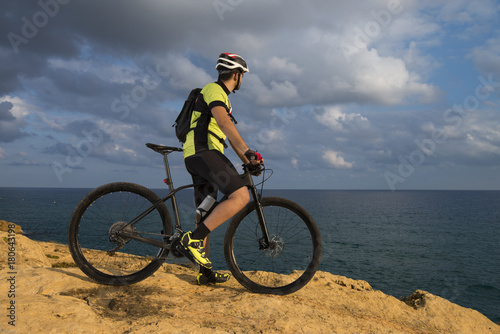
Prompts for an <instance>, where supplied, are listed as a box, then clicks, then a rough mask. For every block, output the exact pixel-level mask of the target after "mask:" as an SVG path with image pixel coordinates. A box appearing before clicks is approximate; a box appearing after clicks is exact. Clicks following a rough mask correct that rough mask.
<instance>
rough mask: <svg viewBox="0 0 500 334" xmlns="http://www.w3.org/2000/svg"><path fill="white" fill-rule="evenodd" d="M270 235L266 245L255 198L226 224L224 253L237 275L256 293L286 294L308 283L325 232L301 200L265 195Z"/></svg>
mask: <svg viewBox="0 0 500 334" xmlns="http://www.w3.org/2000/svg"><path fill="white" fill-rule="evenodd" d="M261 205H262V211H263V213H264V217H265V222H266V226H267V230H268V234H269V238H270V240H271V243H270V245H267V246H266V245H265V242H264V241H263V238H262V236H263V233H262V229H261V225H260V223H259V219H258V216H257V213H256V208H257V207H256V205H255V203H250V204H248V205H247V206H246V207H245V208H244V209H243V210H241V211H240V212H239V213H238V214H236V215H235V216H234V217H233V219H232V220H231V222H230V223H229V226H228V228H227V230H226V235H225V239H224V254H225V257H226V262H227V265H228V267H229V269H230V270H231V273H232V274H233V276H234V277H235V278H236V280H238V282H240V284H241V285H243V286H244V287H246V288H247V289H249V290H251V291H253V292H257V293H267V294H276V295H286V294H289V293H293V292H295V291H297V290H299V289H301V288H302V287H303V286H305V285H306V284H307V283H308V282H309V281H310V280H311V278H312V277H313V276H314V274H315V273H316V270H317V269H318V266H319V263H320V259H321V250H322V244H321V235H320V232H319V229H318V227H317V225H316V223H315V222H314V220H313V218H312V217H311V216H310V215H309V213H307V211H306V210H305V209H303V208H302V207H301V206H299V205H298V204H297V203H295V202H292V201H290V200H287V199H284V198H279V197H267V198H263V199H262V200H261Z"/></svg>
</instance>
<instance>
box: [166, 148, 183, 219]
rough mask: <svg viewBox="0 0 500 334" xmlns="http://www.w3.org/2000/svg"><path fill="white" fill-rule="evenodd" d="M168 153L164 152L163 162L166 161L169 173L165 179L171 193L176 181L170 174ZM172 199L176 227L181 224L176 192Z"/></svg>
mask: <svg viewBox="0 0 500 334" xmlns="http://www.w3.org/2000/svg"><path fill="white" fill-rule="evenodd" d="M167 155H168V153H163V162H164V163H165V173H166V174H167V178H166V179H165V183H166V184H167V186H168V190H169V191H170V193H172V192H173V191H174V190H175V188H174V182H173V181H172V176H171V174H170V166H169V164H168V158H167ZM171 200H172V210H173V212H174V219H175V223H176V227H179V226H180V218H179V210H178V208H177V200H176V198H175V194H174V195H172V197H171Z"/></svg>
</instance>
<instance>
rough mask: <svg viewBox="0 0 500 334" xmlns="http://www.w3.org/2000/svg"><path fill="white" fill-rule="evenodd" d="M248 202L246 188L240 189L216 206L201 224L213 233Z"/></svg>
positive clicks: (248, 196) (248, 195) (248, 197)
mask: <svg viewBox="0 0 500 334" xmlns="http://www.w3.org/2000/svg"><path fill="white" fill-rule="evenodd" d="M249 200H250V194H249V193H248V189H247V187H241V188H240V189H238V190H236V191H235V192H233V193H232V194H231V195H229V197H228V199H227V200H225V201H223V202H222V203H220V204H219V205H217V206H216V207H215V209H214V211H212V213H211V214H210V215H208V217H207V218H206V219H205V221H204V222H203V224H205V226H206V227H207V228H208V229H209V230H210V231H213V230H215V229H216V228H217V227H219V226H220V225H222V224H223V223H224V222H225V221H226V220H228V219H230V218H231V217H232V216H234V215H235V214H237V213H238V212H239V211H240V210H241V209H243V208H244V207H245V205H247V203H248V201H249Z"/></svg>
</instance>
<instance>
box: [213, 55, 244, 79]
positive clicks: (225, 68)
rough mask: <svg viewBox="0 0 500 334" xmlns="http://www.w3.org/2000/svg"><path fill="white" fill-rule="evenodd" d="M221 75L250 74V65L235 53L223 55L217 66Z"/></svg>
mask: <svg viewBox="0 0 500 334" xmlns="http://www.w3.org/2000/svg"><path fill="white" fill-rule="evenodd" d="M215 68H216V69H217V71H219V73H220V74H224V73H245V72H248V71H249V70H248V65H247V63H246V62H245V59H243V58H242V57H241V56H238V55H237V54H235V53H227V52H226V53H221V54H220V55H219V59H218V60H217V65H216V66H215Z"/></svg>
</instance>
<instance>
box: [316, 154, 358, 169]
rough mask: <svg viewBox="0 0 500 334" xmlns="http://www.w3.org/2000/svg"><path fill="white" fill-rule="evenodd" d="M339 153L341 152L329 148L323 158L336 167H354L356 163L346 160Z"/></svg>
mask: <svg viewBox="0 0 500 334" xmlns="http://www.w3.org/2000/svg"><path fill="white" fill-rule="evenodd" d="M339 154H340V153H339V152H336V151H331V150H328V151H326V152H325V153H324V154H323V160H325V161H326V162H327V163H328V165H329V166H330V167H333V168H335V169H352V168H353V167H354V163H353V162H347V161H345V160H344V158H343V157H341V156H340V155H339Z"/></svg>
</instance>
